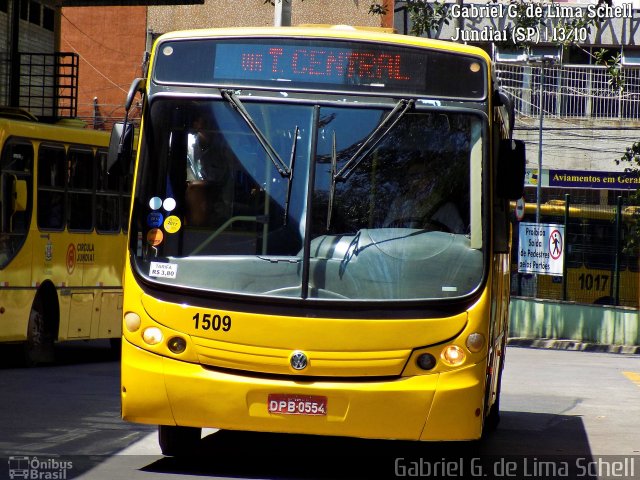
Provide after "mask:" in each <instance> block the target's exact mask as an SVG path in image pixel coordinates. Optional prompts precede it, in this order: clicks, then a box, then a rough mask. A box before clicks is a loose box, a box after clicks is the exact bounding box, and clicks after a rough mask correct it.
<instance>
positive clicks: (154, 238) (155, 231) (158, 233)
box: [147, 228, 164, 247]
mask: <svg viewBox="0 0 640 480" xmlns="http://www.w3.org/2000/svg"><path fill="white" fill-rule="evenodd" d="M163 239H164V233H162V230H160V229H159V228H152V229H151V230H149V231H148V232H147V243H148V244H149V245H151V246H153V247H157V246H158V245H160V244H161V243H162V240H163Z"/></svg>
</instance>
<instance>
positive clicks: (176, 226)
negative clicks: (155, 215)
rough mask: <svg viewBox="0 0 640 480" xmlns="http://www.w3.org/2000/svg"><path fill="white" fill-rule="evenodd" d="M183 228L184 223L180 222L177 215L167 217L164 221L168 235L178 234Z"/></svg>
mask: <svg viewBox="0 0 640 480" xmlns="http://www.w3.org/2000/svg"><path fill="white" fill-rule="evenodd" d="M181 226H182V223H181V222H180V219H179V218H178V217H176V216H175V215H171V216H170V217H167V219H166V220H165V221H164V229H165V230H166V231H167V233H176V232H177V231H178V230H180V227H181Z"/></svg>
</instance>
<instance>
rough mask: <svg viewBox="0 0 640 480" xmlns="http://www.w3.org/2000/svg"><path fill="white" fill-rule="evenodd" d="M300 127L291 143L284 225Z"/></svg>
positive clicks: (296, 129)
mask: <svg viewBox="0 0 640 480" xmlns="http://www.w3.org/2000/svg"><path fill="white" fill-rule="evenodd" d="M299 131H300V129H299V128H298V126H297V125H296V128H295V130H294V131H293V143H292V144H291V156H290V157H289V184H288V185H287V198H286V200H285V201H284V225H286V224H287V219H288V218H289V201H290V200H291V185H292V184H293V170H294V168H295V164H296V145H298V132H299Z"/></svg>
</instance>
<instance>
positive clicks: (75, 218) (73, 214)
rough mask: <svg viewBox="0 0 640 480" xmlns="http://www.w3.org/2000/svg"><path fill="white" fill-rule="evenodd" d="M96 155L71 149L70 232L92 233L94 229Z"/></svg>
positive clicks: (68, 156)
mask: <svg viewBox="0 0 640 480" xmlns="http://www.w3.org/2000/svg"><path fill="white" fill-rule="evenodd" d="M94 158H95V157H94V155H93V152H92V151H91V150H84V149H82V150H81V149H79V148H74V147H72V148H70V149H69V152H68V154H67V162H68V168H69V190H68V197H67V198H68V202H69V203H68V211H67V216H68V225H69V229H70V230H76V231H85V232H86V231H90V230H91V229H92V228H93V188H94V187H93V184H94V182H93V177H94V171H95V168H94Z"/></svg>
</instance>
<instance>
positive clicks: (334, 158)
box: [327, 130, 338, 231]
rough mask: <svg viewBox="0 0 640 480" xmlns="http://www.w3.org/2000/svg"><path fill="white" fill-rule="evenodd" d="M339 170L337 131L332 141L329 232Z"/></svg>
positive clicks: (334, 132)
mask: <svg viewBox="0 0 640 480" xmlns="http://www.w3.org/2000/svg"><path fill="white" fill-rule="evenodd" d="M337 170H338V154H337V152H336V131H335V130H334V131H333V138H332V139H331V185H330V186H329V206H328V211H327V231H329V230H330V228H331V214H332V212H333V198H334V197H335V195H336V176H337V175H336V173H337Z"/></svg>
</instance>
